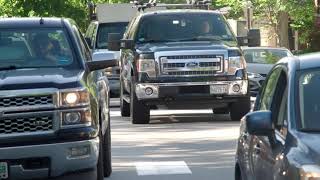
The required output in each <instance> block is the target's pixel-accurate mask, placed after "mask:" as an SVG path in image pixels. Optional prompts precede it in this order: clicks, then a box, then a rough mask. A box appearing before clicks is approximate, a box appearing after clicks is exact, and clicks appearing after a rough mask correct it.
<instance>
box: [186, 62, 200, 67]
mask: <svg viewBox="0 0 320 180" xmlns="http://www.w3.org/2000/svg"><path fill="white" fill-rule="evenodd" d="M187 67H188V68H195V67H198V63H197V62H189V63H187Z"/></svg>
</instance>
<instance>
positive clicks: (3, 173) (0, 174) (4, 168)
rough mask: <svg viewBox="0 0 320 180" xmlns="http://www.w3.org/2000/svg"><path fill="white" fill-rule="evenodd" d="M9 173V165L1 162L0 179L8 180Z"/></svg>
mask: <svg viewBox="0 0 320 180" xmlns="http://www.w3.org/2000/svg"><path fill="white" fill-rule="evenodd" d="M8 178H9V172H8V163H6V162H0V179H8Z"/></svg>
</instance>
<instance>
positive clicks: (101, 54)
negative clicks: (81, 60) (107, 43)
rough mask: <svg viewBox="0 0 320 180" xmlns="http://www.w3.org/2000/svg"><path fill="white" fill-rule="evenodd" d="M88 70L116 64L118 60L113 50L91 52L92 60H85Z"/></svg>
mask: <svg viewBox="0 0 320 180" xmlns="http://www.w3.org/2000/svg"><path fill="white" fill-rule="evenodd" d="M87 66H88V68H89V70H90V71H95V70H101V69H106V68H108V67H114V66H118V60H117V59H116V56H115V54H114V52H108V51H98V52H94V53H93V54H92V61H90V62H87Z"/></svg>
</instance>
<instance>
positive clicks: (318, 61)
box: [297, 53, 320, 69]
mask: <svg viewBox="0 0 320 180" xmlns="http://www.w3.org/2000/svg"><path fill="white" fill-rule="evenodd" d="M297 58H298V61H299V69H311V68H319V67H320V53H310V54H305V55H301V56H298V57H297Z"/></svg>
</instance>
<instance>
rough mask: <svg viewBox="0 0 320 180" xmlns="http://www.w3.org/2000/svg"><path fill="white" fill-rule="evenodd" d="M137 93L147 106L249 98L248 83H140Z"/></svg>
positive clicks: (137, 85) (244, 81) (220, 101)
mask: <svg viewBox="0 0 320 180" xmlns="http://www.w3.org/2000/svg"><path fill="white" fill-rule="evenodd" d="M135 92H136V95H137V98H138V100H140V101H144V102H146V103H147V104H166V103H168V102H171V103H179V104H181V102H186V103H187V102H195V103H198V102H199V103H201V102H203V104H213V103H216V104H218V103H222V102H225V103H231V102H234V101H237V100H238V99H241V98H242V97H247V96H248V81H247V80H237V81H211V82H189V83H185V82H183V83H182V82H181V83H138V84H136V86H135Z"/></svg>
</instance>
